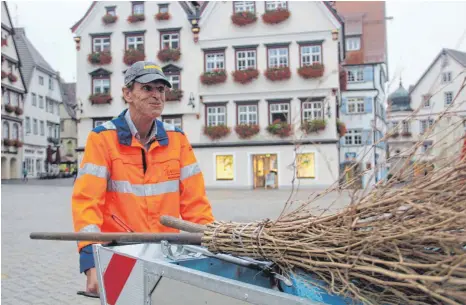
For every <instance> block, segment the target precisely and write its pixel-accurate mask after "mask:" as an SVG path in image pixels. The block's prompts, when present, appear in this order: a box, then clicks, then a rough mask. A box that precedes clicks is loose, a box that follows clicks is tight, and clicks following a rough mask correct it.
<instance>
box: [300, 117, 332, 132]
mask: <svg viewBox="0 0 466 305" xmlns="http://www.w3.org/2000/svg"><path fill="white" fill-rule="evenodd" d="M325 126H327V122H326V121H325V120H321V119H316V120H309V121H304V122H302V123H301V130H302V131H304V132H305V133H307V134H309V133H313V132H319V131H321V130H324V129H325Z"/></svg>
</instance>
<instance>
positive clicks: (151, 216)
mask: <svg viewBox="0 0 466 305" xmlns="http://www.w3.org/2000/svg"><path fill="white" fill-rule="evenodd" d="M126 111H127V110H125V111H123V112H122V113H121V114H120V115H119V116H118V117H117V118H115V119H113V120H111V121H108V122H106V123H104V124H103V125H100V126H98V127H96V128H94V129H93V130H92V131H91V132H90V134H89V136H88V139H87V143H86V147H85V151H84V156H83V159H82V162H81V164H80V168H79V173H78V176H77V179H76V182H75V185H74V189H73V195H72V213H73V221H74V229H75V231H76V232H128V231H129V230H132V231H134V232H177V230H175V229H171V228H168V227H165V226H163V225H162V224H160V222H159V217H160V216H161V215H170V216H174V217H180V216H181V218H182V219H185V220H187V221H191V222H195V223H199V224H206V223H210V222H212V221H213V220H214V217H213V215H212V210H211V206H210V203H209V201H208V199H207V196H206V192H205V187H204V177H203V175H202V172H201V170H200V167H199V165H198V163H197V162H196V157H195V155H194V152H193V150H192V147H191V145H190V143H189V141H188V139H187V138H186V136H185V135H184V133H183V132H182V131H181V130H180V129H178V128H176V127H174V126H172V125H168V124H165V123H163V122H161V121H159V120H156V124H157V134H156V140H155V141H154V142H152V144H151V145H150V148H149V149H148V150H147V151H146V150H145V149H144V147H143V146H142V145H141V144H140V143H139V141H138V140H137V139H135V137H134V136H133V135H132V134H131V131H130V128H129V126H128V124H127V122H126V120H125V117H124V115H125V113H126ZM90 244H91V242H79V243H78V251H80V253H81V256H80V265H81V268H80V269H81V272H84V271H85V270H87V269H89V268H91V267H94V261H93V258H92V248H91V245H90ZM83 248H85V249H83Z"/></svg>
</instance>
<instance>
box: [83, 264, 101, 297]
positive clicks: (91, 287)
mask: <svg viewBox="0 0 466 305" xmlns="http://www.w3.org/2000/svg"><path fill="white" fill-rule="evenodd" d="M86 276H87V283H86V291H87V292H92V293H95V294H99V283H98V282H97V271H96V270H95V268H91V269H88V270H87V271H86Z"/></svg>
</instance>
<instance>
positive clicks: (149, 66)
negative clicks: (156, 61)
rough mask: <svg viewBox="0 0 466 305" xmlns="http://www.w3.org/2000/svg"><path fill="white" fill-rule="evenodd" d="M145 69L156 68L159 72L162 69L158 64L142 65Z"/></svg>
mask: <svg viewBox="0 0 466 305" xmlns="http://www.w3.org/2000/svg"><path fill="white" fill-rule="evenodd" d="M146 69H157V70H159V71H160V72H162V69H161V68H160V67H159V66H155V65H148V66H144V70H146Z"/></svg>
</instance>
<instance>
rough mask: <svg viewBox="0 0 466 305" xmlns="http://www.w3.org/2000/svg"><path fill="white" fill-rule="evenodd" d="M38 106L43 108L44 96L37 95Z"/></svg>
mask: <svg viewBox="0 0 466 305" xmlns="http://www.w3.org/2000/svg"><path fill="white" fill-rule="evenodd" d="M39 108H41V109H44V97H43V96H40V95H39Z"/></svg>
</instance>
